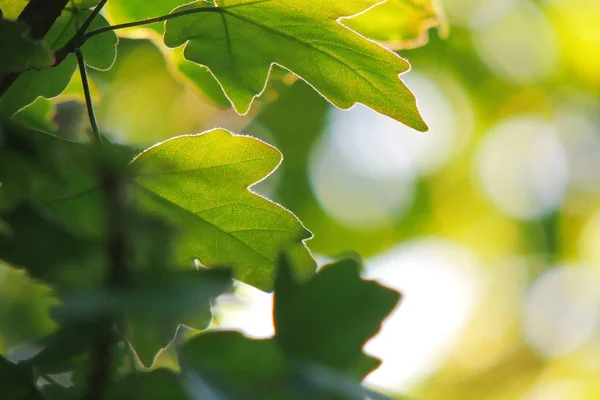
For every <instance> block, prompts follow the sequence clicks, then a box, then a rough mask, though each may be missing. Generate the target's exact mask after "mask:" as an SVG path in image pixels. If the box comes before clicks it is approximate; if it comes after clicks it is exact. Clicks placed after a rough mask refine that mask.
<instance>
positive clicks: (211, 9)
mask: <svg viewBox="0 0 600 400" xmlns="http://www.w3.org/2000/svg"><path fill="white" fill-rule="evenodd" d="M219 11H221V9H220V8H219V7H202V8H192V9H190V10H182V11H176V12H174V13H171V14H168V15H162V16H160V17H156V18H148V19H143V20H141V21H133V22H127V23H124V24H118V25H111V26H107V27H104V28H100V29H96V30H93V31H90V32H87V33H86V34H85V35H83V39H84V40H88V39H89V38H91V37H93V36H96V35H100V34H102V33H106V32H111V31H116V30H117V29H125V28H133V27H135V26H143V25H149V24H155V23H157V22H163V21H166V20H169V19H172V18H178V17H183V16H185V15H190V14H197V13H202V12H219Z"/></svg>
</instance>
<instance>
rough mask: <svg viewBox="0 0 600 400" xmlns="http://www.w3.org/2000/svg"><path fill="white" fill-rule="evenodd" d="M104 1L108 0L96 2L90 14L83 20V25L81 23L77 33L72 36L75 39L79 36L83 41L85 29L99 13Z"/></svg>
mask: <svg viewBox="0 0 600 400" xmlns="http://www.w3.org/2000/svg"><path fill="white" fill-rule="evenodd" d="M106 3H108V0H101V1H100V3H98V5H97V6H96V8H94V9H93V10H92V13H91V14H90V16H89V17H88V18H87V19H86V20H85V21H84V22H83V25H81V27H80V28H79V29H78V30H77V33H76V34H75V36H74V38H75V40H77V39H78V38H80V39H82V40H84V41H85V39H84V38H85V34H86V33H87V30H88V29H89V28H90V25H92V22H94V18H96V16H97V15H98V14H100V11H102V9H103V8H104V6H105V5H106Z"/></svg>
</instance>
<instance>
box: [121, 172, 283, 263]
mask: <svg viewBox="0 0 600 400" xmlns="http://www.w3.org/2000/svg"><path fill="white" fill-rule="evenodd" d="M132 184H133V185H135V186H137V187H138V188H140V189H142V190H143V191H144V192H146V193H149V194H151V195H152V196H154V197H156V198H158V199H160V200H161V201H163V202H165V203H168V204H169V205H171V206H173V207H176V208H177V209H178V210H183V211H185V212H186V213H188V214H190V215H193V216H194V217H196V218H198V219H200V220H202V221H203V222H204V223H206V224H207V225H209V226H212V227H213V228H214V229H216V230H217V231H219V232H222V233H224V234H225V235H226V236H229V237H231V238H232V239H234V240H235V241H237V242H239V243H240V244H242V245H243V246H244V247H246V248H247V249H249V250H251V251H252V252H254V253H256V254H258V255H259V256H260V257H261V258H262V259H264V260H266V261H268V262H270V263H272V262H274V260H273V259H270V258H269V257H267V256H265V255H264V254H262V253H261V252H259V251H258V250H256V249H254V248H253V247H252V246H250V245H249V244H248V243H246V242H244V241H243V240H242V239H240V238H238V237H237V236H236V235H234V234H233V233H231V232H228V231H226V230H223V229H222V228H220V227H218V226H217V225H215V224H213V223H212V222H210V221H209V220H207V219H206V218H204V217H202V216H201V215H198V214H196V213H194V212H193V211H191V210H188V209H187V208H185V207H181V206H180V205H178V204H176V203H175V202H173V201H172V200H171V199H169V198H167V197H165V196H162V195H160V194H159V193H156V192H155V191H153V190H151V189H149V188H147V187H145V186H144V185H142V184H140V183H138V182H135V181H132Z"/></svg>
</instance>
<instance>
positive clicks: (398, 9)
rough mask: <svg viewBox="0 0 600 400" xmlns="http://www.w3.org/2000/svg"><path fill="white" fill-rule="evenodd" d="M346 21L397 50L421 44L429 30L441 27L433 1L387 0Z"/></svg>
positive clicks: (364, 33)
mask: <svg viewBox="0 0 600 400" xmlns="http://www.w3.org/2000/svg"><path fill="white" fill-rule="evenodd" d="M345 24H346V25H348V26H349V27H350V28H352V29H354V30H356V31H357V32H360V33H361V34H363V35H365V36H367V37H369V38H371V39H375V40H377V41H380V42H383V43H385V45H386V46H388V47H390V48H393V49H396V50H399V49H407V48H415V47H419V46H422V45H424V44H425V43H427V40H428V34H427V33H428V30H429V29H430V28H433V27H441V26H443V25H442V24H443V21H442V17H441V16H440V12H439V11H438V10H437V9H436V7H435V6H434V4H433V2H432V0H387V1H386V2H385V3H382V4H380V5H378V6H376V7H373V8H372V9H371V10H369V11H367V12H366V13H363V14H360V15H358V16H356V18H352V19H349V20H347V21H345Z"/></svg>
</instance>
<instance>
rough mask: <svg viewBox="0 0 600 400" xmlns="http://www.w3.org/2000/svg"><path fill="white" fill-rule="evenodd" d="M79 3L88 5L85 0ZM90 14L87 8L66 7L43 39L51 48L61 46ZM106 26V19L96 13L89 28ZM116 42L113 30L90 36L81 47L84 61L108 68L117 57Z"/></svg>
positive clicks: (90, 64)
mask: <svg viewBox="0 0 600 400" xmlns="http://www.w3.org/2000/svg"><path fill="white" fill-rule="evenodd" d="M80 3H81V4H82V5H88V4H86V3H85V2H80ZM72 4H77V3H72ZM91 14H92V10H89V9H87V8H76V7H73V8H66V9H65V10H64V11H63V12H62V14H61V15H60V17H58V19H57V20H56V21H55V22H54V24H53V25H52V28H51V29H50V31H49V32H48V34H47V35H46V36H45V38H44V40H45V41H46V42H47V43H49V44H50V47H52V49H53V50H58V49H60V48H62V47H63V46H64V45H66V44H67V43H68V42H69V40H71V38H72V37H73V36H75V33H77V31H78V30H79V27H80V26H81V25H82V24H83V22H84V21H85V20H86V19H88V18H89V16H90V15H91ZM107 26H109V23H108V21H107V20H106V19H105V18H104V17H103V16H102V15H98V16H96V17H95V18H94V22H92V24H91V25H90V28H89V30H90V31H93V30H96V29H100V28H105V27H107ZM118 42H119V39H118V37H117V35H116V33H114V32H109V33H107V34H104V35H97V36H94V37H92V38H90V39H89V40H87V41H86V43H85V44H84V45H83V46H82V47H81V52H82V53H83V57H84V59H85V63H86V64H87V65H89V66H90V67H92V68H95V69H98V70H101V71H106V70H108V69H110V67H112V65H113V63H114V61H115V59H116V58H117V47H116V46H117V43H118Z"/></svg>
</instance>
